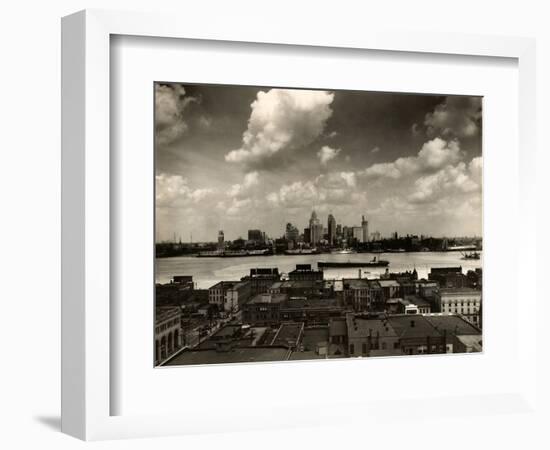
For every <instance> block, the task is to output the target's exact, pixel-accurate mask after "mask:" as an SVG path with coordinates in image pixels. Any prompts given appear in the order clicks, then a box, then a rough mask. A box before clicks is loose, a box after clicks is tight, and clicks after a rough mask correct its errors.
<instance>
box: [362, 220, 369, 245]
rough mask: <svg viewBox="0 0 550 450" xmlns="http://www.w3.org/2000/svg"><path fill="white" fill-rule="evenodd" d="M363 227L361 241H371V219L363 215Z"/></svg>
mask: <svg viewBox="0 0 550 450" xmlns="http://www.w3.org/2000/svg"><path fill="white" fill-rule="evenodd" d="M361 228H362V229H363V237H362V239H361V242H369V221H368V220H366V219H365V216H363V217H362V220H361Z"/></svg>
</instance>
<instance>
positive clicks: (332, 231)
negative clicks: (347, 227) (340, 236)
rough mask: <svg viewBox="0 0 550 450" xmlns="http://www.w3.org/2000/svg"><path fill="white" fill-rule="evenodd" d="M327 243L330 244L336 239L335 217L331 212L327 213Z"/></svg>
mask: <svg viewBox="0 0 550 450" xmlns="http://www.w3.org/2000/svg"><path fill="white" fill-rule="evenodd" d="M327 229H328V243H329V244H330V245H331V246H332V245H334V242H335V241H336V219H335V218H334V216H333V215H332V214H329V215H328V227H327Z"/></svg>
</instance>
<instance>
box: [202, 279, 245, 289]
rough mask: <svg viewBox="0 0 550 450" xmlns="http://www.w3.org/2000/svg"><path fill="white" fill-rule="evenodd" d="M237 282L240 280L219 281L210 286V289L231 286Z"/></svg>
mask: <svg viewBox="0 0 550 450" xmlns="http://www.w3.org/2000/svg"><path fill="white" fill-rule="evenodd" d="M237 283H240V281H218V282H217V283H216V284H215V285H213V286H210V287H209V288H208V289H220V288H223V287H224V286H227V287H231V286H233V285H235V284H237Z"/></svg>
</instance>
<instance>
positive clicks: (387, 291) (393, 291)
mask: <svg viewBox="0 0 550 450" xmlns="http://www.w3.org/2000/svg"><path fill="white" fill-rule="evenodd" d="M378 283H379V284H380V287H381V289H382V296H383V298H384V300H388V299H389V298H396V297H402V296H403V295H402V293H401V285H400V284H399V282H398V281H397V280H379V281H378Z"/></svg>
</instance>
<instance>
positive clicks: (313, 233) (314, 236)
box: [309, 211, 323, 245]
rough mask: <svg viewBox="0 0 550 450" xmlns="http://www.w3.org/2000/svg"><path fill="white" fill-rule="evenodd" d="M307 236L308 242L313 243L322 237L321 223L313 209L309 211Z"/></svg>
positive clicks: (316, 242)
mask: <svg viewBox="0 0 550 450" xmlns="http://www.w3.org/2000/svg"><path fill="white" fill-rule="evenodd" d="M309 238H310V243H311V244H313V245H315V244H318V243H319V242H320V241H321V239H322V238H323V225H321V222H320V221H319V219H318V218H317V213H316V212H315V211H313V212H312V213H311V219H309Z"/></svg>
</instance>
